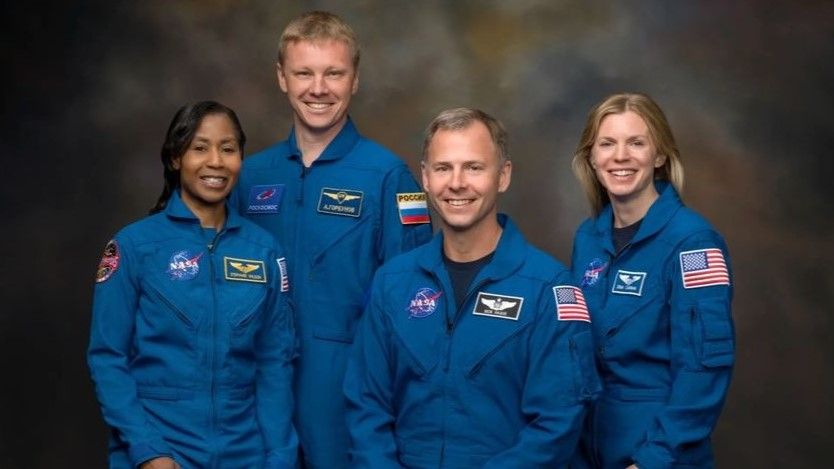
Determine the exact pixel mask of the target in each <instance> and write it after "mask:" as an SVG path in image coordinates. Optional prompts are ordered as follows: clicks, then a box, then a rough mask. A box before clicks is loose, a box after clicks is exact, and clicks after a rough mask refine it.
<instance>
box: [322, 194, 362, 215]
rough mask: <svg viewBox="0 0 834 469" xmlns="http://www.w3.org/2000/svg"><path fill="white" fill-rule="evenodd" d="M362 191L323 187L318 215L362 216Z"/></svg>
mask: <svg viewBox="0 0 834 469" xmlns="http://www.w3.org/2000/svg"><path fill="white" fill-rule="evenodd" d="M363 199H364V194H363V193H362V191H353V190H349V189H333V188H330V187H323V188H322V189H321V195H319V206H318V211H319V213H329V214H331V215H342V216H345V217H358V216H359V215H361V214H362V200H363Z"/></svg>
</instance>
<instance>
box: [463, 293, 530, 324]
mask: <svg viewBox="0 0 834 469" xmlns="http://www.w3.org/2000/svg"><path fill="white" fill-rule="evenodd" d="M522 303H524V298H521V297H518V296H509V295H496V294H494V293H486V292H478V298H476V299H475V309H474V310H473V311H472V314H476V315H478V316H489V317H493V318H501V319H512V320H513V321H517V320H518V317H519V315H520V314H521V305H522Z"/></svg>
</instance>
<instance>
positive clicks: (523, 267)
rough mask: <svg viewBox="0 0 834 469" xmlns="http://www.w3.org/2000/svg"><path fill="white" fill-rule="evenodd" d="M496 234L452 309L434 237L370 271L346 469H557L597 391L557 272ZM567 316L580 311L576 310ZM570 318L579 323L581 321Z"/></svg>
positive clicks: (507, 230)
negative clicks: (561, 297) (560, 294)
mask: <svg viewBox="0 0 834 469" xmlns="http://www.w3.org/2000/svg"><path fill="white" fill-rule="evenodd" d="M499 222H500V223H501V224H502V225H503V227H504V230H503V233H502V235H501V239H500V241H499V243H498V246H497V248H496V251H495V252H494V255H493V258H492V259H491V261H490V262H489V263H488V264H487V265H486V266H484V267H483V269H482V270H481V271H480V272H479V273H478V275H477V276H476V277H475V279H474V280H473V282H472V285H471V286H470V287H469V289H468V293H467V297H466V300H465V302H464V304H463V306H462V307H461V308H460V309H457V308H456V305H455V300H454V291H453V290H452V286H451V280H450V278H449V274H448V272H447V270H446V268H445V265H444V261H443V257H442V249H443V236H442V234H438V235H437V236H435V238H434V240H433V241H432V242H431V243H430V244H427V245H425V246H422V247H420V248H417V249H415V250H413V251H411V252H409V253H407V254H404V255H402V256H400V257H397V258H395V259H394V260H392V261H391V262H389V263H387V264H385V265H384V266H383V267H382V268H380V270H379V271H378V273H377V275H376V277H375V279H374V284H373V289H372V291H371V299H370V303H369V305H368V309H367V311H366V313H365V316H364V318H363V320H362V323H361V326H360V330H359V332H358V334H357V339H356V343H355V344H354V348H353V350H352V353H351V359H350V363H349V366H348V371H347V375H346V377H345V394H346V396H347V398H348V403H349V404H348V405H349V407H348V428H349V429H350V432H351V443H352V450H351V455H352V458H353V467H358V468H383V467H384V468H389V467H401V466H402V467H409V468H429V467H432V468H437V467H448V468H464V467H466V468H468V467H472V468H475V467H478V468H480V467H490V468H500V469H504V468H508V467H565V465H566V464H567V461H568V459H569V458H570V457H571V456H572V455H573V453H574V451H575V448H576V444H577V441H578V439H579V435H580V431H581V427H582V421H583V417H584V415H585V413H586V409H587V404H588V401H590V400H592V399H593V398H594V397H595V396H596V394H597V393H598V392H599V390H600V389H599V388H600V384H599V380H598V377H597V374H596V371H595V369H594V363H593V343H592V337H591V331H590V325H589V324H588V322H587V320H588V315H587V309H586V308H585V307H584V306H581V309H582V311H584V319H585V320H576V319H567V318H562V319H560V318H559V317H560V315H565V316H567V315H568V312H567V310H565V312H562V313H560V312H559V310H558V309H557V308H560V307H564V308H570V307H571V305H570V304H564V305H562V306H559V305H557V300H556V293H557V290H563V291H569V292H570V293H571V294H575V293H577V292H580V291H579V289H578V288H576V287H574V286H572V285H571V284H570V280H569V278H570V273H569V272H568V271H567V269H566V268H565V267H564V266H563V265H562V264H560V263H558V262H557V261H555V260H554V259H553V258H551V257H550V256H548V255H546V254H544V253H543V252H541V251H539V250H538V249H536V248H534V247H533V246H531V245H530V244H528V243H527V242H526V241H525V239H524V237H523V236H522V235H521V233H520V232H519V231H518V230H517V229H516V227H515V225H514V224H513V223H512V222H511V221H509V219H507V218H506V217H505V216H503V215H501V216H499ZM572 306H573V307H580V305H579V304H577V303H575V302H574V304H573V305H572ZM580 316H582V314H580Z"/></svg>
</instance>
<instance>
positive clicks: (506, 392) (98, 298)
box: [88, 11, 735, 469]
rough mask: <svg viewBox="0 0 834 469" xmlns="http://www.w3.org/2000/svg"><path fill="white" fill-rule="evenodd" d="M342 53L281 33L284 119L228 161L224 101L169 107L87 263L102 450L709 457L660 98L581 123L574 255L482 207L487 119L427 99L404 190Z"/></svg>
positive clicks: (527, 460)
mask: <svg viewBox="0 0 834 469" xmlns="http://www.w3.org/2000/svg"><path fill="white" fill-rule="evenodd" d="M359 59H360V51H359V47H358V44H357V41H356V38H355V35H354V33H353V31H352V30H351V28H350V27H349V26H348V25H347V24H346V23H344V22H343V21H342V20H341V19H340V18H338V17H337V16H335V15H333V14H330V13H327V12H321V11H314V12H310V13H306V14H304V15H302V16H300V17H299V18H296V19H294V20H293V21H292V22H290V24H289V25H288V26H287V27H286V29H285V30H284V32H283V34H282V36H281V40H280V46H279V55H278V62H277V65H276V73H277V79H278V83H279V86H280V88H281V90H282V91H283V92H284V93H285V94H286V96H287V100H288V102H289V105H290V107H291V108H292V111H293V127H292V129H291V130H290V132H289V134H288V136H287V138H286V139H285V140H284V141H281V142H279V143H277V144H275V145H274V146H271V147H269V148H267V149H265V150H263V151H261V152H259V153H257V154H255V155H253V156H251V157H249V158H247V159H246V160H243V149H244V144H245V140H246V138H245V135H244V132H243V129H242V128H241V126H240V123H239V122H238V119H237V117H236V115H235V113H234V112H233V111H232V110H231V109H229V108H227V107H225V106H223V105H221V104H219V103H216V102H211V101H205V102H201V103H197V104H193V105H189V106H185V107H183V108H182V109H180V110H179V111H178V113H177V114H176V115H175V116H174V118H173V120H172V122H171V125H170V127H169V130H168V133H167V134H166V137H165V141H164V143H163V146H162V152H161V159H162V163H163V186H164V187H163V193H162V195H161V196H160V199H159V201H158V203H157V205H156V206H155V207H154V208H153V209H152V211H151V215H150V216H148V217H147V218H145V219H143V220H140V221H138V222H136V223H133V224H131V225H129V226H127V227H125V228H124V229H122V230H120V231H119V232H118V233H117V234H116V235H115V236H114V238H113V240H111V241H110V242H109V243H107V246H106V248H105V252H104V255H103V256H102V259H101V262H100V265H99V269H98V271H97V275H96V288H95V296H94V307H93V321H92V331H91V336H90V346H89V350H88V361H89V365H90V369H91V374H92V377H93V381H94V382H95V386H96V393H97V396H98V398H99V402H100V404H101V408H102V413H103V415H104V419H105V421H106V423H107V424H108V426H109V427H110V429H111V432H110V448H109V454H110V456H109V461H110V467H115V468H130V467H141V468H178V467H179V468H202V467H211V468H238V467H239V468H253V467H269V468H273V467H274V468H293V467H309V468H347V467H367V468H387V467H409V468H428V467H450V468H459V467H494V468H506V467H578V468H585V467H592V468H627V467H629V468H633V467H639V468H641V469H654V468H684V467H687V468H688V467H699V468H701V467H712V466H713V465H714V462H713V457H712V451H711V447H710V433H711V432H712V430H713V428H714V426H715V424H716V421H717V419H718V416H719V414H720V411H721V407H722V405H723V401H724V398H725V396H726V393H727V388H728V386H729V380H730V374H731V370H732V366H733V358H734V346H735V344H734V330H733V323H732V319H731V314H730V303H731V299H732V281H731V279H732V275H731V267H730V258H729V254H728V252H727V247H726V244H725V242H724V240H723V239H722V238H721V236H720V235H719V234H718V233H717V232H716V231H715V230H714V229H713V228H712V227H711V226H710V225H709V223H708V222H706V221H705V220H704V219H703V218H701V217H700V216H699V215H697V214H696V213H694V212H693V211H691V210H690V209H688V208H686V207H685V206H684V205H683V204H682V202H681V199H680V193H681V191H682V188H683V181H684V176H683V175H684V173H683V166H682V160H681V156H680V153H679V151H678V148H677V145H676V143H675V140H674V136H673V134H672V131H671V128H670V127H669V124H668V122H667V120H666V118H665V116H664V114H663V112H662V111H661V109H660V108H659V107H658V106H657V104H656V103H655V102H654V101H653V100H652V99H651V98H649V97H648V96H646V95H642V94H635V93H626V94H617V95H612V96H609V97H607V98H606V99H604V100H603V101H602V102H600V103H599V104H598V105H597V106H595V107H594V108H593V109H592V110H591V112H590V114H589V115H588V119H587V122H586V126H585V129H584V131H583V134H582V136H581V137H580V141H579V145H578V146H577V150H576V153H575V155H574V160H573V168H574V172H575V173H576V175H577V177H578V179H579V181H580V183H581V185H582V187H583V189H584V191H585V192H586V195H587V197H588V200H589V202H590V205H591V212H592V216H591V218H589V219H588V220H586V221H585V222H584V223H583V224H582V225H581V226H580V227H579V229H578V231H577V233H576V238H575V241H574V252H573V256H572V262H571V268H570V269H568V268H567V267H565V266H564V265H562V264H561V263H559V262H558V261H556V260H554V259H553V258H552V257H550V256H549V255H547V254H545V253H544V252H542V251H540V250H538V249H537V248H535V247H533V246H532V245H531V244H529V243H528V242H527V241H526V240H525V239H524V237H523V235H522V234H521V233H520V231H519V229H518V228H517V226H516V225H515V224H514V223H513V221H512V220H511V219H510V218H509V217H508V216H506V215H504V214H499V213H498V209H497V199H498V197H499V194H502V193H504V192H506V191H507V190H508V188H509V186H510V182H511V176H512V169H513V166H512V160H511V158H510V153H509V150H508V143H507V134H506V131H505V130H504V127H503V125H502V124H501V123H500V122H499V121H498V120H497V119H495V118H494V117H492V116H490V115H488V114H486V113H484V112H482V111H480V110H477V109H470V108H457V109H449V110H446V111H443V112H441V113H440V114H439V115H438V116H437V117H436V118H435V119H434V120H432V122H431V123H430V124H429V126H428V127H427V129H426V132H425V140H424V143H423V151H422V161H421V179H422V181H421V183H422V184H420V185H418V183H417V182H416V181H415V180H414V178H413V176H412V175H411V173H410V171H409V169H408V167H407V166H406V164H405V163H404V162H403V161H402V160H401V159H400V158H398V157H397V156H396V155H394V154H392V153H391V152H390V151H388V150H387V149H385V148H383V147H382V146H380V145H379V144H377V143H375V142H373V141H371V140H369V139H367V138H365V137H364V136H362V135H361V134H360V133H359V131H358V129H357V128H356V125H355V124H354V122H353V121H352V120H351V119H350V117H349V114H348V109H349V104H350V101H351V97H352V95H353V94H354V93H356V91H357V90H358V86H359V75H358V66H359ZM429 205H431V207H432V208H433V209H434V213H435V215H436V217H435V220H434V221H435V223H436V228H437V232H436V233H435V234H434V235H432V227H431V221H430V217H429Z"/></svg>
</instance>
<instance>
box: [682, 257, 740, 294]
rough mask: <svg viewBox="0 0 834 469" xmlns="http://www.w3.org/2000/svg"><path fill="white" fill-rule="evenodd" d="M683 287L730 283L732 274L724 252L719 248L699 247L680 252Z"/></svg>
mask: <svg viewBox="0 0 834 469" xmlns="http://www.w3.org/2000/svg"><path fill="white" fill-rule="evenodd" d="M680 258H681V278H682V279H683V288H701V287H712V286H715V285H729V284H730V274H729V272H727V263H726V262H724V253H722V252H721V250H720V249H718V248H710V249H698V250H697V251H686V252H682V253H681V254H680Z"/></svg>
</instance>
